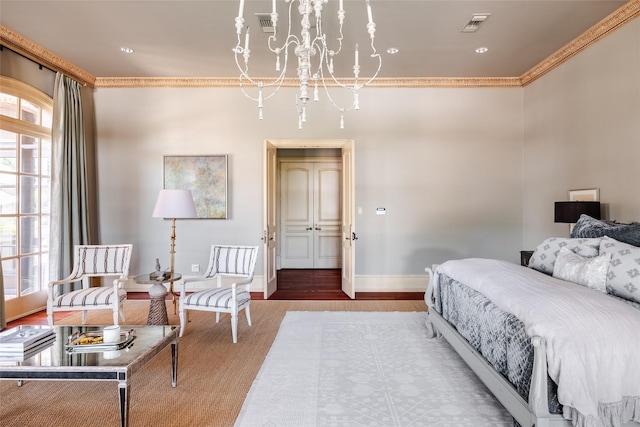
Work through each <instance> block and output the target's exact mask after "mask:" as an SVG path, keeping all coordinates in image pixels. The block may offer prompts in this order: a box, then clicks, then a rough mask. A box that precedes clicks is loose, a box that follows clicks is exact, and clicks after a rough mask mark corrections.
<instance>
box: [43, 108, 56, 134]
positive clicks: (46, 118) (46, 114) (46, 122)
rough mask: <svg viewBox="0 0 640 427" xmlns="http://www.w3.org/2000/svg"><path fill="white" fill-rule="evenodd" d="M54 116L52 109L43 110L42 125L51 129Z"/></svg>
mask: <svg viewBox="0 0 640 427" xmlns="http://www.w3.org/2000/svg"><path fill="white" fill-rule="evenodd" d="M52 117H53V116H52V115H51V112H50V111H47V110H42V126H44V127H46V128H49V129H51V123H53V118H52Z"/></svg>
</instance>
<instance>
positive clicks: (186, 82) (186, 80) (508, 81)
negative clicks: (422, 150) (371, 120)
mask: <svg viewBox="0 0 640 427" xmlns="http://www.w3.org/2000/svg"><path fill="white" fill-rule="evenodd" d="M254 80H256V81H260V80H269V78H255V79H254ZM344 83H346V84H353V79H348V80H347V81H345V82H344ZM299 85H300V81H299V80H297V79H294V78H287V79H284V81H283V83H282V87H291V88H295V87H298V86H299ZM94 86H95V87H96V88H101V89H104V88H149V87H172V88H180V87H193V88H198V87H201V88H206V87H210V88H238V87H240V84H239V81H238V78H237V77H228V78H207V77H109V78H104V77H98V78H96V81H95V84H94ZM327 86H329V87H337V85H336V84H335V83H328V84H327ZM521 86H522V84H521V82H520V79H519V78H518V77H489V78H473V77H464V78H454V77H436V78H426V77H425V78H422V77H415V78H394V79H389V78H378V79H375V80H374V81H373V82H371V84H370V85H369V86H367V87H377V88H433V87H438V88H456V87H458V88H460V87H465V88H471V87H521Z"/></svg>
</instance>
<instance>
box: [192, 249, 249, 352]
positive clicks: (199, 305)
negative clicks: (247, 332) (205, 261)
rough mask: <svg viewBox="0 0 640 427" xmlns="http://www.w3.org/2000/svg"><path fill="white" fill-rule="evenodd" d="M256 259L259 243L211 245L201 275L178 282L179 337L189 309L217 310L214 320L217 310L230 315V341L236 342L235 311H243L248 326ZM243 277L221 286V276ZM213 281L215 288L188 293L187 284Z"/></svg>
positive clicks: (218, 316) (217, 320) (218, 313)
mask: <svg viewBox="0 0 640 427" xmlns="http://www.w3.org/2000/svg"><path fill="white" fill-rule="evenodd" d="M257 258H258V246H223V245H211V252H210V255H209V266H208V267H207V270H206V272H205V273H204V274H203V275H202V276H200V277H193V278H188V279H184V280H182V281H181V284H180V336H182V335H183V334H184V329H185V326H186V324H187V311H188V310H201V311H211V312H215V313H216V323H218V322H219V321H220V313H229V314H231V334H232V336H233V343H234V344H235V343H237V342H238V313H239V312H240V310H243V309H244V311H245V315H246V316H247V323H248V324H249V326H251V312H250V310H249V304H250V303H251V295H250V294H249V292H250V288H251V282H252V281H253V271H254V269H255V266H256V260H257ZM226 276H230V277H234V278H237V279H244V280H240V281H236V282H233V283H231V285H230V286H222V285H223V283H222V279H223V277H226ZM214 279H215V280H216V287H215V288H207V289H204V290H200V291H197V292H193V293H191V294H188V295H187V292H186V287H187V283H192V282H205V281H211V280H214Z"/></svg>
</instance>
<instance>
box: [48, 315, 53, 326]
mask: <svg viewBox="0 0 640 427" xmlns="http://www.w3.org/2000/svg"><path fill="white" fill-rule="evenodd" d="M47 323H49V326H53V311H48V312H47Z"/></svg>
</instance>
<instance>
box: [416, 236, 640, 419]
mask: <svg viewBox="0 0 640 427" xmlns="http://www.w3.org/2000/svg"><path fill="white" fill-rule="evenodd" d="M583 231H584V230H583ZM531 259H532V262H531V263H529V268H527V267H522V266H520V265H516V264H513V263H509V262H506V261H499V260H488V259H481V258H472V259H465V260H454V261H447V262H445V263H443V264H441V265H440V267H439V268H438V269H437V270H436V272H432V271H431V270H430V269H427V272H428V273H429V274H430V281H429V288H428V289H427V293H426V294H425V301H426V302H427V305H428V306H429V318H430V319H431V320H430V322H431V323H430V324H428V325H427V326H428V327H429V328H430V329H431V330H432V331H434V332H435V331H436V330H437V332H438V333H439V334H442V335H444V336H445V338H447V339H448V340H449V341H450V342H451V343H452V345H453V346H454V348H455V349H456V351H458V353H460V355H461V356H462V357H463V359H465V360H466V361H467V363H468V364H469V365H470V366H471V367H472V368H473V369H474V371H475V372H476V374H478V376H479V378H481V379H482V381H483V382H485V384H486V385H487V386H488V387H489V388H490V390H491V391H492V392H493V393H494V394H495V395H496V397H498V398H499V399H500V401H501V402H503V404H504V405H505V407H507V409H508V410H509V411H510V412H511V413H512V415H514V420H517V421H518V422H520V423H521V424H522V425H525V426H533V425H536V426H537V425H549V426H560V425H563V426H564V425H567V426H568V425H573V426H574V427H603V426H607V427H608V426H616V427H617V426H621V425H623V424H624V425H625V426H626V425H633V426H640V248H639V247H635V246H633V245H629V244H627V243H624V242H620V241H617V240H615V239H613V238H611V237H609V236H607V235H603V236H597V237H579V238H559V237H555V238H549V239H546V240H545V241H544V242H542V243H541V244H540V245H538V247H537V248H536V250H535V251H534V254H533V255H532V257H531ZM434 326H435V328H434ZM478 357H480V359H481V360H483V361H484V362H478V363H476V359H477V358H478ZM496 373H497V374H498V375H497V376H496ZM556 414H562V415H556ZM568 420H570V422H569V421H568ZM565 423H566V424H565ZM625 423H626V424H625ZM516 424H518V423H517V422H516Z"/></svg>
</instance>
